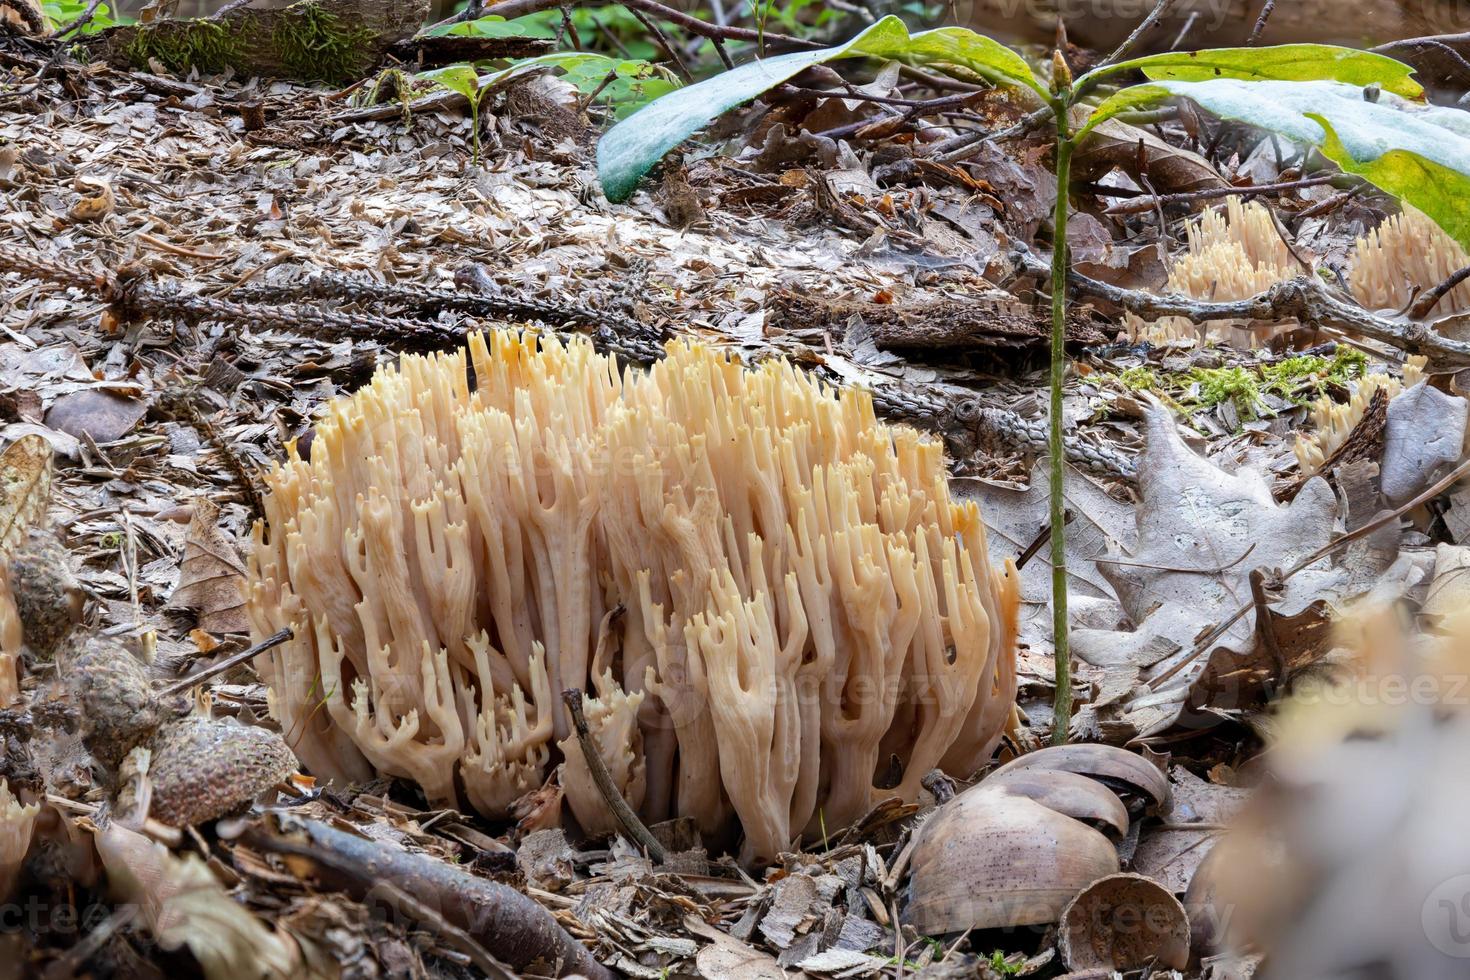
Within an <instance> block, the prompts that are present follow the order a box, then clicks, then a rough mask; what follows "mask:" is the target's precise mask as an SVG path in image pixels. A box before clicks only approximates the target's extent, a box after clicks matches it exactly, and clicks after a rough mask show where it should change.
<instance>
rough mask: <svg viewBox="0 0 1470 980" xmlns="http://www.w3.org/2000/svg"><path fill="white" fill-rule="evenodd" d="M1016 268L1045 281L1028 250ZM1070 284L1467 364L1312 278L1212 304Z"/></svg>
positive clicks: (1411, 328)
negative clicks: (1295, 325)
mask: <svg viewBox="0 0 1470 980" xmlns="http://www.w3.org/2000/svg"><path fill="white" fill-rule="evenodd" d="M1012 255H1013V257H1014V258H1015V262H1016V268H1018V269H1020V270H1022V271H1023V272H1024V273H1025V274H1026V275H1030V276H1041V277H1044V276H1046V275H1049V274H1050V268H1049V266H1048V265H1047V264H1046V263H1045V262H1043V261H1042V260H1041V258H1040V257H1038V256H1036V255H1035V254H1033V253H1032V252H1031V251H1030V250H1029V249H1024V248H1022V247H1017V248H1015V249H1013V250H1012ZM1067 280H1068V282H1070V283H1071V285H1072V287H1073V288H1074V289H1076V290H1078V291H1079V292H1082V293H1085V294H1087V295H1089V296H1096V297H1098V298H1100V299H1105V300H1107V301H1108V302H1110V303H1114V304H1116V305H1117V306H1120V307H1122V308H1123V309H1125V310H1127V311H1128V312H1129V313H1133V314H1136V315H1138V316H1141V317H1143V318H1144V319H1146V320H1156V319H1158V318H1159V317H1164V316H1182V317H1184V318H1185V319H1187V320H1189V321H1190V322H1192V323H1208V322H1210V321H1212V320H1261V321H1267V322H1271V321H1277V322H1279V321H1281V320H1292V319H1294V320H1297V321H1298V322H1300V323H1301V324H1303V325H1304V326H1315V327H1321V328H1324V329H1328V330H1340V331H1344V332H1347V333H1358V334H1362V335H1363V336H1365V337H1368V338H1370V339H1372V340H1376V341H1379V342H1381V343H1385V344H1389V345H1391V346H1393V347H1396V348H1398V349H1400V350H1403V351H1407V352H1408V353H1411V354H1425V355H1427V356H1429V357H1430V358H1431V359H1432V360H1433V361H1434V362H1435V364H1436V366H1439V367H1450V366H1453V367H1463V366H1465V365H1467V364H1470V343H1466V342H1465V341H1461V340H1451V339H1450V338H1448V337H1443V336H1441V335H1440V334H1438V333H1436V332H1435V331H1433V330H1431V329H1430V328H1429V326H1428V325H1426V324H1423V323H1411V322H1405V321H1401V320H1396V319H1387V318H1385V317H1380V316H1377V315H1375V314H1373V313H1370V312H1368V311H1367V310H1365V309H1363V308H1362V307H1361V306H1358V305H1357V304H1356V303H1353V302H1350V301H1348V300H1344V299H1341V298H1339V297H1338V296H1335V295H1333V293H1332V292H1331V291H1330V288H1329V287H1328V285H1327V284H1326V283H1324V282H1322V280H1320V279H1318V278H1316V277H1314V276H1297V277H1295V278H1293V279H1288V280H1286V281H1285V282H1279V283H1277V284H1276V285H1274V286H1272V287H1271V288H1270V289H1268V290H1266V291H1265V292H1263V293H1257V294H1256V295H1255V296H1252V297H1250V298H1248V299H1241V300H1231V301H1226V302H1213V301H1209V300H1195V299H1190V298H1188V297H1185V296H1179V295H1175V294H1165V295H1162V296H1160V295H1156V294H1154V293H1150V292H1145V291H1144V290H1141V289H1122V288H1120V287H1118V286H1113V285H1110V284H1108V283H1104V282H1099V281H1097V280H1096V279H1090V278H1088V277H1087V276H1084V275H1082V274H1081V273H1079V272H1076V271H1073V272H1070V273H1069V274H1068V276H1067Z"/></svg>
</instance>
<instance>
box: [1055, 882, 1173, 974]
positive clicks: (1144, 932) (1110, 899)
mask: <svg viewBox="0 0 1470 980" xmlns="http://www.w3.org/2000/svg"><path fill="white" fill-rule="evenodd" d="M1057 946H1058V947H1059V948H1060V949H1061V952H1062V959H1063V960H1064V961H1065V962H1066V964H1067V966H1068V968H1070V969H1072V970H1079V971H1081V970H1096V969H1102V970H1135V969H1139V968H1141V967H1144V966H1148V965H1149V964H1151V963H1157V964H1159V965H1161V966H1167V967H1170V968H1172V969H1175V970H1183V969H1184V968H1185V967H1187V966H1188V965H1189V920H1188V918H1187V917H1186V916H1185V914H1184V906H1183V905H1181V904H1180V903H1179V899H1177V898H1175V897H1174V896H1173V895H1172V894H1170V892H1169V890H1168V889H1166V888H1164V887H1163V886H1162V885H1160V884H1159V883H1158V882H1156V881H1154V880H1153V879H1152V878H1147V877H1145V876H1143V875H1135V874H1115V875H1109V876H1108V877H1106V878H1102V879H1099V880H1098V881H1094V882H1093V883H1092V884H1091V885H1088V886H1087V887H1086V888H1085V889H1083V890H1082V891H1081V892H1080V893H1079V894H1078V895H1077V897H1076V898H1074V899H1072V901H1071V902H1070V903H1068V905H1067V908H1066V910H1065V911H1063V912H1062V919H1061V926H1060V929H1059V930H1058V935H1057Z"/></svg>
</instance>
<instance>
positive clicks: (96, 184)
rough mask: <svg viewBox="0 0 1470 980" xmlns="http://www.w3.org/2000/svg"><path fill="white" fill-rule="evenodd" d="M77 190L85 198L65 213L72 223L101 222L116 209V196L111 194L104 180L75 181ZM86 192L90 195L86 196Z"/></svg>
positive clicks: (87, 178) (109, 185) (108, 185)
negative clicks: (89, 192)
mask: <svg viewBox="0 0 1470 980" xmlns="http://www.w3.org/2000/svg"><path fill="white" fill-rule="evenodd" d="M77 189H78V190H80V191H82V192H83V193H84V195H86V196H84V197H82V198H81V199H80V200H79V201H77V203H75V204H73V205H72V206H71V210H70V211H68V212H67V213H66V216H67V217H68V218H70V219H71V220H72V221H77V222H84V221H101V220H102V219H103V218H105V217H107V216H108V215H109V214H111V213H112V212H113V211H114V210H115V209H116V208H117V195H116V194H114V193H113V192H112V185H111V184H109V183H107V181H105V180H98V179H96V178H91V177H84V178H81V179H80V180H78V181H77ZM87 191H91V192H92V193H91V194H86V192H87Z"/></svg>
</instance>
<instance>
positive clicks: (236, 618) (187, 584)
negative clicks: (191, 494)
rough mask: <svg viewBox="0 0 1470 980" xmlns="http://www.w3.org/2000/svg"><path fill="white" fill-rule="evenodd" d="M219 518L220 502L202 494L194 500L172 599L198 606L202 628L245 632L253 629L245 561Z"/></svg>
mask: <svg viewBox="0 0 1470 980" xmlns="http://www.w3.org/2000/svg"><path fill="white" fill-rule="evenodd" d="M218 520H219V508H218V507H217V506H215V505H214V504H213V503H211V502H210V501H208V500H205V499H204V498H202V497H201V498H200V499H198V500H196V501H195V502H194V516H193V518H192V519H191V520H190V521H189V532H188V535H187V536H186V537H185V539H184V560H183V561H182V562H181V563H180V564H179V584H178V586H177V587H176V588H175V589H174V593H173V596H172V598H171V599H170V600H169V603H170V605H173V606H177V607H181V608H185V609H194V610H197V611H198V613H199V628H200V629H202V630H205V631H207V632H210V633H244V632H247V631H248V630H249V629H250V621H249V619H247V618H246V615H245V564H244V563H243V562H242V561H241V560H240V556H239V554H238V553H237V552H236V550H235V545H234V542H232V541H231V540H230V539H229V538H228V537H227V536H226V535H225V533H224V532H223V531H222V530H220V527H219V523H218Z"/></svg>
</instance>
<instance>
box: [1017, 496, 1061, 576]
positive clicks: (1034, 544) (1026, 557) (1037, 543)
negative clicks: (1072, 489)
mask: <svg viewBox="0 0 1470 980" xmlns="http://www.w3.org/2000/svg"><path fill="white" fill-rule="evenodd" d="M1071 521H1072V512H1071V511H1070V510H1069V511H1067V522H1068V523H1071ZM1050 537H1051V524H1050V523H1047V524H1043V525H1041V530H1040V531H1037V532H1036V537H1034V538H1032V539H1031V543H1030V544H1028V545H1027V546H1026V547H1025V548H1023V549H1022V550H1021V553H1020V554H1019V555H1017V556H1016V571H1018V572H1019V571H1020V570H1021V569H1023V568H1025V567H1026V563H1027V562H1029V561H1030V560H1031V559H1033V558H1035V557H1036V553H1037V552H1038V551H1040V550H1041V546H1042V545H1044V544H1046V541H1047V539H1048V538H1050Z"/></svg>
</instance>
